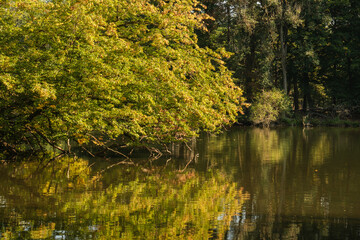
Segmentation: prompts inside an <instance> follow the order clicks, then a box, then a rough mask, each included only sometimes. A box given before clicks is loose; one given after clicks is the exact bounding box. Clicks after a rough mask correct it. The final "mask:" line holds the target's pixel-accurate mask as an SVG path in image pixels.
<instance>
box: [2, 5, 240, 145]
mask: <svg viewBox="0 0 360 240" xmlns="http://www.w3.org/2000/svg"><path fill="white" fill-rule="evenodd" d="M197 6H199V4H198V2H197V1H195V0H192V1H185V0H182V1H175V0H170V1H162V0H155V1H147V0H130V1H125V0H120V1H118V0H117V1H115V0H92V1H82V0H67V1H63V0H61V1H60V0H52V1H41V0H35V1H32V0H16V1H2V3H1V5H0V65H1V68H0V126H1V127H0V136H1V140H0V146H1V147H2V148H7V149H9V150H10V151H13V152H16V151H18V150H19V146H23V145H24V144H25V145H26V146H31V147H32V148H34V149H36V148H41V147H42V146H43V145H44V143H46V144H50V145H52V146H54V147H56V148H58V149H61V150H62V151H65V150H70V149H69V148H70V143H71V142H74V141H76V142H77V143H78V144H80V145H81V144H86V143H89V142H93V143H96V144H98V145H101V146H105V147H107V145H106V144H107V143H108V142H110V141H111V143H114V142H116V143H117V144H118V145H123V146H129V145H149V144H154V143H167V142H171V141H185V140H186V139H187V138H188V137H191V136H196V135H197V134H198V133H199V131H201V130H205V131H215V130H217V129H219V127H221V126H223V125H226V124H231V123H232V122H234V121H235V118H236V115H237V113H238V111H239V110H241V109H240V107H239V106H240V105H239V103H241V90H240V89H239V88H238V87H236V86H235V85H234V83H233V81H232V78H231V74H230V72H229V71H228V70H227V68H226V67H225V66H224V62H223V60H222V58H223V57H227V56H228V55H227V53H226V52H225V51H220V50H219V51H213V50H210V49H207V48H200V47H199V46H198V45H197V36H196V34H195V33H194V31H195V29H203V30H205V28H204V26H203V24H202V23H203V21H204V20H205V19H206V18H208V16H207V15H205V14H203V13H202V12H201V11H200V9H198V8H196V7H197ZM64 143H66V144H65V145H64ZM66 145H68V149H65V147H64V146H66Z"/></svg>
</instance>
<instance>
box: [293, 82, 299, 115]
mask: <svg viewBox="0 0 360 240" xmlns="http://www.w3.org/2000/svg"><path fill="white" fill-rule="evenodd" d="M294 108H295V111H298V110H299V89H298V84H297V80H296V79H294Z"/></svg>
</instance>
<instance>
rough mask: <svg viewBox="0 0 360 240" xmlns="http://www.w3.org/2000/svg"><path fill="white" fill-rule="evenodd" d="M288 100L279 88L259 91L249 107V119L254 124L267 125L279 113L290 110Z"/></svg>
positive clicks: (275, 118)
mask: <svg viewBox="0 0 360 240" xmlns="http://www.w3.org/2000/svg"><path fill="white" fill-rule="evenodd" d="M290 107H291V105H290V100H289V98H288V97H287V96H286V94H285V93H283V92H282V91H281V90H279V89H276V88H274V89H272V90H267V91H263V92H262V93H260V94H259V95H258V96H257V98H256V99H255V102H254V103H253V104H252V106H251V109H250V120H251V121H252V122H253V123H254V124H261V125H263V126H264V127H269V125H270V123H271V122H274V121H277V120H278V118H279V116H280V114H281V113H286V112H288V111H289V110H290Z"/></svg>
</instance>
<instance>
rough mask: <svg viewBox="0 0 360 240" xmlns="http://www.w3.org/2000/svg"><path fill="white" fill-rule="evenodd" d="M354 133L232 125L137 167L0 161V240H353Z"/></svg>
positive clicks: (357, 195)
mask: <svg viewBox="0 0 360 240" xmlns="http://www.w3.org/2000/svg"><path fill="white" fill-rule="evenodd" d="M359 133H360V130H359V129H340V128H324V129H321V128H316V129H315V128H314V129H301V128H283V129H256V128H239V129H232V130H231V131H227V132H224V133H223V134H221V135H219V136H214V135H207V134H205V135H203V136H201V137H200V138H199V139H196V141H193V142H192V143H189V144H188V146H190V147H191V148H192V150H190V149H189V148H188V147H184V146H182V147H181V146H178V145H173V146H170V147H171V149H172V150H173V151H174V152H175V153H176V154H175V155H176V156H177V157H178V158H177V159H175V158H174V157H173V159H171V160H169V159H158V160H156V161H153V162H150V163H149V164H147V165H138V166H136V165H135V166H132V165H113V166H114V167H110V168H109V166H112V164H113V163H111V162H107V161H105V160H103V159H100V160H85V159H80V158H78V159H74V158H69V157H67V158H61V159H58V160H56V161H49V160H42V161H40V160H39V161H27V162H18V163H5V162H3V163H1V164H0V239H94V238H96V239H274V240H275V239H360V208H359V207H358V205H359V199H360V161H359V156H360V148H359V146H360V138H359V136H360V135H359ZM181 156H185V158H186V159H185V160H184V159H183V158H181ZM189 160H192V161H191V162H189ZM134 161H135V162H136V159H135V160H134ZM184 169H185V171H184V172H182V170H184ZM179 170H180V171H179Z"/></svg>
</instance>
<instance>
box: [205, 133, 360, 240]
mask: <svg viewBox="0 0 360 240" xmlns="http://www.w3.org/2000/svg"><path fill="white" fill-rule="evenodd" d="M359 136H360V130H359V129H344V128H343V129H341V128H323V129H322V128H316V129H301V128H283V129H271V130H269V129H256V128H253V129H249V128H240V129H238V130H237V131H234V130H232V131H228V132H226V133H224V134H222V135H220V136H207V135H204V136H203V137H202V138H201V139H199V140H198V143H199V144H198V147H199V148H198V151H199V156H200V158H199V166H198V168H204V169H205V168H209V167H212V166H215V165H221V166H223V168H225V169H226V172H228V173H229V174H230V175H231V176H232V178H231V179H232V181H234V182H238V183H239V184H241V185H242V186H243V187H244V189H245V190H246V191H248V192H249V193H250V200H249V201H247V202H246V203H245V205H244V207H243V210H242V214H241V215H239V216H240V217H239V218H238V219H236V218H235V219H234V221H233V222H232V224H231V231H229V234H230V233H231V237H229V239H360V207H358V205H359V199H360V161H359V156H360V147H359V146H360V138H359ZM221 156H222V157H221ZM200 165H201V167H200Z"/></svg>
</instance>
